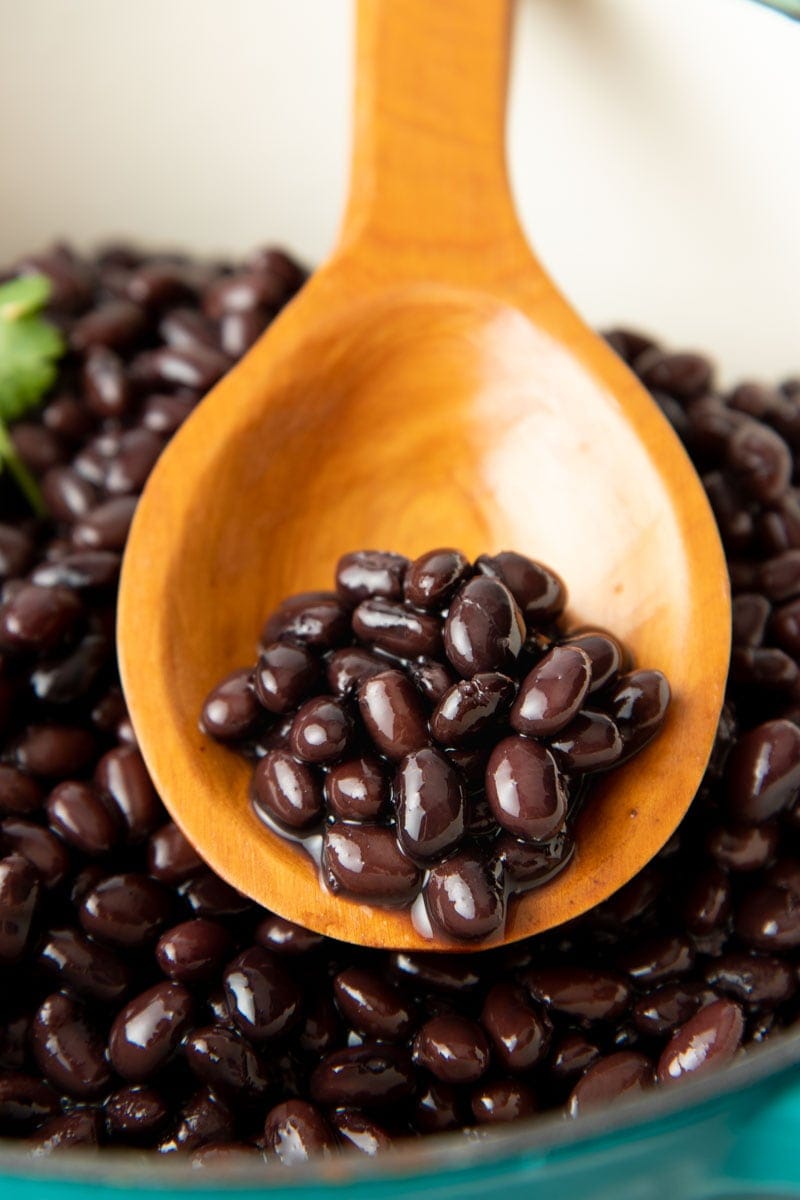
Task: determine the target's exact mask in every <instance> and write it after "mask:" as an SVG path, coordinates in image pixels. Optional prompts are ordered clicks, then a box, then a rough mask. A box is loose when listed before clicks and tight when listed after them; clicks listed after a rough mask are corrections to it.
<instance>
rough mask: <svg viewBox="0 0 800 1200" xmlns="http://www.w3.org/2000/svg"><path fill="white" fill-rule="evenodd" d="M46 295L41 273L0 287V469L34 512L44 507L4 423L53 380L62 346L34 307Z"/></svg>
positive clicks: (39, 305)
mask: <svg viewBox="0 0 800 1200" xmlns="http://www.w3.org/2000/svg"><path fill="white" fill-rule="evenodd" d="M49 296H50V280H49V279H48V278H47V277H46V276H45V275H21V276H20V277H19V278H18V279H12V280H11V281H10V282H9V283H4V284H2V285H1V286H0V468H2V467H3V466H7V467H8V468H9V470H10V471H11V473H12V474H13V476H14V478H15V479H16V481H17V483H18V485H19V487H20V488H21V490H22V491H23V492H24V494H25V496H26V497H27V499H28V502H29V503H30V504H31V506H32V508H33V509H34V510H35V511H36V512H43V511H44V504H43V501H42V497H41V494H40V492H39V488H38V485H37V483H36V481H35V479H34V478H33V476H32V475H31V474H30V472H29V471H28V470H27V468H26V467H25V464H24V463H23V462H22V460H21V459H20V458H19V455H18V454H17V452H16V450H15V448H14V444H13V442H12V441H11V438H10V437H9V433H8V429H7V427H6V422H8V421H16V420H18V419H19V418H20V417H21V416H23V415H24V414H25V413H26V412H28V411H29V410H30V409H32V408H34V407H35V406H36V405H37V404H38V403H39V401H40V400H41V398H42V396H43V395H44V394H45V392H46V391H47V389H48V388H49V387H51V386H52V384H53V383H54V381H55V378H56V372H57V366H56V362H57V360H58V359H59V358H60V357H61V355H62V354H63V353H64V351H65V349H66V347H65V344H64V340H63V338H62V337H61V334H60V333H59V332H58V330H57V329H56V328H55V327H54V326H53V325H50V324H49V323H48V322H47V321H45V320H44V319H43V318H42V317H41V316H40V315H39V313H40V310H41V309H42V308H43V307H44V305H45V304H46V303H47V301H48V299H49Z"/></svg>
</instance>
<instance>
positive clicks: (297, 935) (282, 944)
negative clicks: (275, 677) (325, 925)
mask: <svg viewBox="0 0 800 1200" xmlns="http://www.w3.org/2000/svg"><path fill="white" fill-rule="evenodd" d="M253 937H254V938H255V940H256V941H257V942H258V944H259V945H260V946H263V947H264V949H265V950H272V951H274V953H276V954H285V955H288V956H296V955H303V954H308V953H310V952H311V951H313V950H318V949H320V948H321V947H322V946H323V945H324V942H325V939H324V938H323V937H322V935H321V934H319V933H314V932H313V930H311V929H305V928H304V927H303V926H302V925H295V923H294V922H293V921H286V920H285V919H284V918H283V917H279V916H276V915H275V913H267V915H266V916H265V917H263V918H262V920H260V921H259V923H258V925H256V928H255V931H254V933H253Z"/></svg>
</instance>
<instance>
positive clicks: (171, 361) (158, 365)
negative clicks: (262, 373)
mask: <svg viewBox="0 0 800 1200" xmlns="http://www.w3.org/2000/svg"><path fill="white" fill-rule="evenodd" d="M230 365H231V362H230V359H229V358H228V356H227V355H226V354H223V353H222V351H221V350H215V349H213V348H212V347H210V346H204V345H202V344H201V343H198V342H195V344H194V345H192V346H181V347H178V346H169V345H167V346H159V347H158V349H157V350H144V351H142V353H141V354H138V355H137V356H136V358H135V359H134V360H133V362H132V363H131V365H130V377H131V379H132V380H133V381H134V382H135V383H136V384H137V385H138V386H141V387H145V388H147V389H148V390H150V389H158V390H160V389H161V388H164V387H166V388H170V387H186V388H191V389H192V390H193V391H197V392H199V393H200V394H201V395H202V394H203V393H204V392H207V391H208V390H209V389H210V388H211V387H213V385H214V384H215V383H216V382H217V380H218V379H221V378H222V376H223V375H224V374H225V372H226V371H227V370H228V368H229V367H230Z"/></svg>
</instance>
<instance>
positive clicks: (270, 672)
mask: <svg viewBox="0 0 800 1200" xmlns="http://www.w3.org/2000/svg"><path fill="white" fill-rule="evenodd" d="M318 679H319V664H318V662H317V660H316V659H315V658H314V656H313V655H312V654H311V653H310V651H309V650H307V649H306V648H305V647H304V646H293V645H291V644H290V643H288V642H273V644H272V645H271V646H265V647H264V649H263V650H262V652H261V657H260V659H259V661H258V666H257V667H256V670H255V675H254V687H255V693H256V696H257V697H258V699H259V700H260V701H261V703H262V704H263V705H264V708H266V709H268V711H269V712H273V713H287V712H290V711H291V710H292V709H293V708H297V706H298V704H299V703H300V702H301V701H302V700H304V699H305V698H306V696H307V695H308V694H309V692H310V691H311V690H312V689H313V687H314V686H315V684H316V683H317V681H318Z"/></svg>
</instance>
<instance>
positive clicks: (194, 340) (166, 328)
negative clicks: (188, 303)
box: [158, 308, 220, 350]
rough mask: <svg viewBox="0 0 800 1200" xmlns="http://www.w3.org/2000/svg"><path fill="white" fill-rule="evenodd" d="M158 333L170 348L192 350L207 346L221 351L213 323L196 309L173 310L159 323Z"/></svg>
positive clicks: (165, 314)
mask: <svg viewBox="0 0 800 1200" xmlns="http://www.w3.org/2000/svg"><path fill="white" fill-rule="evenodd" d="M158 332H159V335H160V337H161V338H163V340H164V341H165V342H166V343H167V345H168V346H174V347H175V349H176V350H191V349H192V348H193V347H195V346H206V347H208V348H209V349H211V350H219V348H220V343H219V336H218V334H217V331H216V329H215V328H214V325H213V324H212V322H211V321H209V320H208V318H207V317H205V316H203V314H202V313H200V312H198V311H197V309H194V308H172V309H170V310H169V311H168V312H166V313H164V315H163V316H162V318H161V320H160V321H159V323H158Z"/></svg>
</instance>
